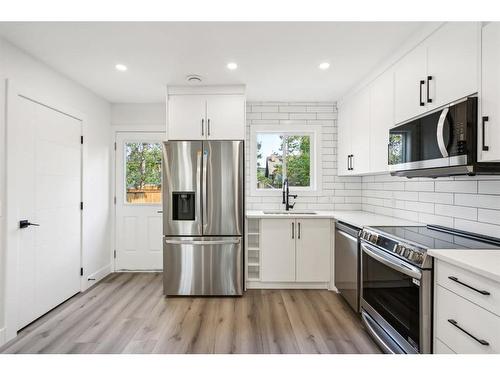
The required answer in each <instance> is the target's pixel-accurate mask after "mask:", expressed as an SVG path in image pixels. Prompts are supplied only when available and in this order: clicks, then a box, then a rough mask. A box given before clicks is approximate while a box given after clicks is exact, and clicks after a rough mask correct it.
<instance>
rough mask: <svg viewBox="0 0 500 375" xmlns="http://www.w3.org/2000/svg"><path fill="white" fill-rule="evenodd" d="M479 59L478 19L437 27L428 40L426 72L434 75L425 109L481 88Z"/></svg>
mask: <svg viewBox="0 0 500 375" xmlns="http://www.w3.org/2000/svg"><path fill="white" fill-rule="evenodd" d="M497 48H498V47H497ZM478 61H479V26H478V24H477V23H474V22H449V23H447V24H446V25H444V26H443V27H441V28H440V29H439V30H438V31H436V32H435V33H434V34H433V35H432V36H431V37H430V38H429V40H428V43H427V76H428V77H431V78H430V80H429V91H428V92H429V94H428V95H427V92H426V101H427V104H428V105H426V111H428V110H430V109H431V108H432V107H434V108H437V107H441V106H443V105H445V104H448V103H450V102H452V101H454V100H457V99H460V98H463V97H465V96H468V95H471V94H474V93H476V92H478V84H479V79H478V71H479V69H478ZM426 85H427V78H426ZM426 91H427V88H426Z"/></svg>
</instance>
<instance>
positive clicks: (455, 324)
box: [448, 319, 490, 346]
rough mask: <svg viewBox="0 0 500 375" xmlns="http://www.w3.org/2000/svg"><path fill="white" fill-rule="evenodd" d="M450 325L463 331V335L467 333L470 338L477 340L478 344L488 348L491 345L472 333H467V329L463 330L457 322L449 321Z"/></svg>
mask: <svg viewBox="0 0 500 375" xmlns="http://www.w3.org/2000/svg"><path fill="white" fill-rule="evenodd" d="M448 323H450V324H451V325H453V326H455V327H456V328H458V329H459V330H460V331H462V332H463V333H465V334H466V335H467V336H469V337H470V338H472V339H474V340H476V341H477V342H478V343H480V344H481V345H484V346H488V345H490V343H489V342H488V341H486V340H483V339H478V338H477V337H476V336H474V335H473V334H471V333H470V332H468V331H466V330H465V329H463V328H462V327H460V326H459V325H458V323H457V321H456V320H454V319H448Z"/></svg>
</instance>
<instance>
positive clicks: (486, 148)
mask: <svg viewBox="0 0 500 375" xmlns="http://www.w3.org/2000/svg"><path fill="white" fill-rule="evenodd" d="M488 120H489V117H488V116H483V151H488V150H489V149H490V148H489V147H488V146H486V144H485V139H486V136H485V134H484V131H485V129H484V128H485V123H486V121H488Z"/></svg>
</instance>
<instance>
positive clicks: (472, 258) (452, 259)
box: [427, 249, 500, 282]
mask: <svg viewBox="0 0 500 375" xmlns="http://www.w3.org/2000/svg"><path fill="white" fill-rule="evenodd" d="M427 254H429V255H431V256H433V257H434V258H436V259H439V260H442V261H444V262H447V263H450V264H453V265H455V266H457V267H461V268H465V269H466V270H469V271H471V272H474V273H477V274H478V275H481V276H483V277H486V278H489V279H491V280H495V281H497V282H500V249H498V250H491V249H490V250H484V249H478V250H476V249H460V250H449V249H444V250H443V249H432V250H427Z"/></svg>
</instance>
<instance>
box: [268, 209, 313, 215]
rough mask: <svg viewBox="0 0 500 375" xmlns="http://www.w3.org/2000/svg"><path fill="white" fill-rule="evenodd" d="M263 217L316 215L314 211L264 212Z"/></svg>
mask: <svg viewBox="0 0 500 375" xmlns="http://www.w3.org/2000/svg"><path fill="white" fill-rule="evenodd" d="M263 212H264V215H316V214H317V212H315V211H305V210H293V211H292V210H290V211H285V210H268V211H266V210H264V211H263Z"/></svg>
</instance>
